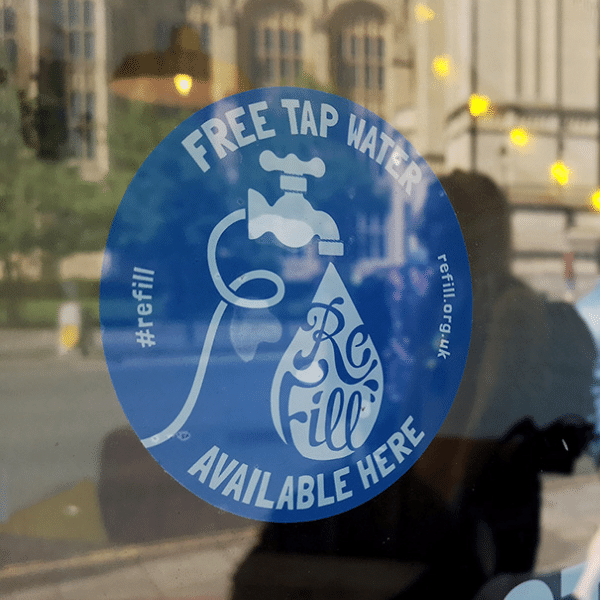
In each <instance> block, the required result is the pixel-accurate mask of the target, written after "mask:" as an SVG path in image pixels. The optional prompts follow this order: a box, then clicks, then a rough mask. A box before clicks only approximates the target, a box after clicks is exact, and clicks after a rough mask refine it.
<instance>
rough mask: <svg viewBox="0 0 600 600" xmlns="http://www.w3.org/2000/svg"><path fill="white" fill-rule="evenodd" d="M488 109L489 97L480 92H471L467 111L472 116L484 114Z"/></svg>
mask: <svg viewBox="0 0 600 600" xmlns="http://www.w3.org/2000/svg"><path fill="white" fill-rule="evenodd" d="M488 110H490V99H489V98H488V97H487V96H482V95H481V94H471V97H470V98H469V112H470V113H471V115H472V116H473V117H480V116H481V115H485V114H486V113H487V112H488Z"/></svg>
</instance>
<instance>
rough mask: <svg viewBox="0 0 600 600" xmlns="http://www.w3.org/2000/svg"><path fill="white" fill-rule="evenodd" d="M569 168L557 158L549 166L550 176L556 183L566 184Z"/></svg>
mask: <svg viewBox="0 0 600 600" xmlns="http://www.w3.org/2000/svg"><path fill="white" fill-rule="evenodd" d="M570 174H571V169H569V167H567V165H565V163H564V162H563V161H562V160H557V161H556V162H555V163H553V164H552V165H551V166H550V177H551V178H552V179H554V181H556V183H558V185H563V186H564V185H567V183H569V175H570Z"/></svg>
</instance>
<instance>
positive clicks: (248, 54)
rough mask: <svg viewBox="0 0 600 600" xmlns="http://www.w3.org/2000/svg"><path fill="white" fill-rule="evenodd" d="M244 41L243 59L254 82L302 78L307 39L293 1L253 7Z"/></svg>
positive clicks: (291, 82)
mask: <svg viewBox="0 0 600 600" xmlns="http://www.w3.org/2000/svg"><path fill="white" fill-rule="evenodd" d="M240 42H241V43H240V49H241V53H240V54H241V56H240V58H241V60H240V62H241V63H242V64H244V65H245V68H246V69H245V70H246V72H247V73H248V75H249V76H250V80H251V82H252V84H253V85H255V86H257V87H260V86H267V85H294V84H295V83H297V82H298V79H299V78H300V76H301V74H302V48H303V43H304V41H303V37H302V28H301V16H300V13H299V11H298V10H297V9H296V8H295V6H294V5H293V4H291V3H290V4H288V5H287V6H282V5H281V4H278V5H277V6H269V5H265V6H262V7H261V8H260V9H257V10H253V11H250V12H249V14H248V19H247V23H246V25H245V28H244V30H243V32H242V39H241V40H240ZM244 50H245V51H244Z"/></svg>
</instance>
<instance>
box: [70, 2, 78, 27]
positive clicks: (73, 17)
mask: <svg viewBox="0 0 600 600" xmlns="http://www.w3.org/2000/svg"><path fill="white" fill-rule="evenodd" d="M69 25H70V26H71V27H76V26H78V25H79V2H78V0H69Z"/></svg>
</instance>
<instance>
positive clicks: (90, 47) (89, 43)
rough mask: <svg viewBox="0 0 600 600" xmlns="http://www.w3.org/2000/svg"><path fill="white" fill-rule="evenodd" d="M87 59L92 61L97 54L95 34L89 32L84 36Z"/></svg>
mask: <svg viewBox="0 0 600 600" xmlns="http://www.w3.org/2000/svg"><path fill="white" fill-rule="evenodd" d="M84 44H85V58H87V59H92V58H94V54H95V43H94V34H93V33H91V32H87V31H86V33H85V34H84Z"/></svg>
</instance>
